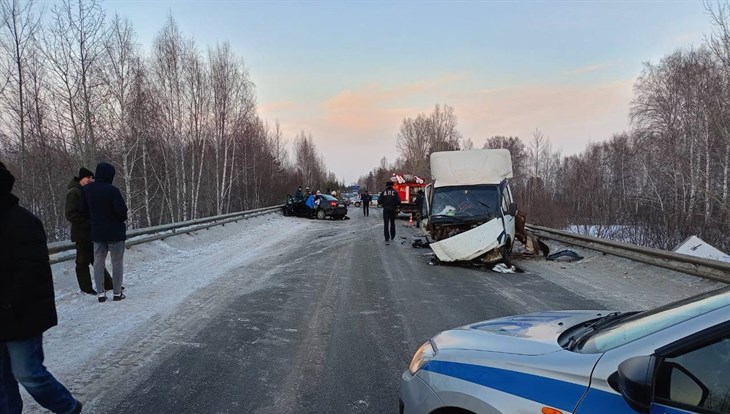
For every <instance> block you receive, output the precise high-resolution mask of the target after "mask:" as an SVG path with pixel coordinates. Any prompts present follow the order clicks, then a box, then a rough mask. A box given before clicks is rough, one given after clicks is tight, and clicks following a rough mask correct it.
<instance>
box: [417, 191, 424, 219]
mask: <svg viewBox="0 0 730 414" xmlns="http://www.w3.org/2000/svg"><path fill="white" fill-rule="evenodd" d="M425 199H426V195H425V194H424V193H423V190H418V195H416V227H417V228H420V227H421V219H422V218H423V201H424V200H425Z"/></svg>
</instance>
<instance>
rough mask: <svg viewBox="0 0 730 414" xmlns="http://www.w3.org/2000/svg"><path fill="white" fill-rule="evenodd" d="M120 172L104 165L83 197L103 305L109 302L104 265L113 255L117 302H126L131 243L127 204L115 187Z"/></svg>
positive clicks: (98, 292) (102, 164)
mask: <svg viewBox="0 0 730 414" xmlns="http://www.w3.org/2000/svg"><path fill="white" fill-rule="evenodd" d="M114 174H116V170H115V169H114V167H113V166H112V165H111V164H108V163H105V162H100V163H99V164H98V165H97V166H96V174H94V182H93V183H91V184H88V185H87V186H86V187H84V190H83V191H82V193H81V214H84V215H88V217H89V218H90V220H91V240H92V241H93V242H94V285H95V286H96V291H97V295H98V299H99V302H106V291H105V290H104V286H103V283H104V262H105V261H106V255H107V254H108V253H109V254H111V257H112V280H113V284H114V300H115V301H118V300H122V299H125V298H126V295H124V293H122V281H123V278H124V276H123V273H124V267H123V260H124V241H125V240H126V239H127V226H126V224H125V223H124V222H125V221H127V204H126V203H125V202H124V198H123V197H122V193H121V192H120V191H119V189H118V188H117V187H114V186H113V185H112V181H113V180H114Z"/></svg>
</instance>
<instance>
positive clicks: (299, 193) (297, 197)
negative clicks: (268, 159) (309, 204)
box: [294, 185, 304, 201]
mask: <svg viewBox="0 0 730 414" xmlns="http://www.w3.org/2000/svg"><path fill="white" fill-rule="evenodd" d="M294 201H304V193H302V186H301V185H300V186H299V187H297V192H296V193H294Z"/></svg>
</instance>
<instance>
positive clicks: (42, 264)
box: [0, 162, 81, 414]
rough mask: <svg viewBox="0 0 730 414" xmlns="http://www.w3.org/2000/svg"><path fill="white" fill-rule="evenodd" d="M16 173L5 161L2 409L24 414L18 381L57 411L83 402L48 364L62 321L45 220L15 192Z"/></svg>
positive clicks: (0, 192) (1, 171)
mask: <svg viewBox="0 0 730 414" xmlns="http://www.w3.org/2000/svg"><path fill="white" fill-rule="evenodd" d="M14 182H15V177H13V175H12V174H10V171H8V170H7V169H6V168H5V165H4V164H3V163H1V162H0V263H2V266H0V412H3V413H13V414H20V413H21V412H22V411H23V399H22V398H21V396H20V391H19V388H18V383H20V384H22V385H23V387H24V388H25V389H26V391H28V393H29V394H30V395H31V396H32V397H33V398H34V399H35V400H36V401H37V402H38V404H40V405H42V406H43V407H45V408H46V409H48V410H50V411H52V412H54V413H79V412H81V403H80V402H78V401H76V399H75V398H74V397H73V396H72V395H71V393H70V392H69V391H68V390H67V389H66V387H64V386H63V385H62V384H61V383H60V382H58V380H56V378H54V377H53V375H51V373H50V372H48V370H46V367H45V366H43V332H45V331H46V330H48V329H49V328H51V327H53V326H55V325H56V324H57V323H58V318H57V316H56V301H55V297H54V293H53V276H52V274H51V265H50V262H49V260H48V246H47V244H46V232H45V230H44V229H43V224H42V223H41V221H40V220H38V218H37V217H36V216H34V215H33V214H32V213H31V212H30V211H28V210H26V209H24V208H22V207H20V206H19V205H18V198H17V197H15V196H14V195H12V194H11V193H10V191H11V190H12V188H13V183H14Z"/></svg>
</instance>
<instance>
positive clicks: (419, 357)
mask: <svg viewBox="0 0 730 414" xmlns="http://www.w3.org/2000/svg"><path fill="white" fill-rule="evenodd" d="M434 356H436V349H435V347H434V346H433V344H432V343H431V341H426V342H425V343H424V344H423V345H421V346H420V347H419V348H418V350H417V351H416V353H415V355H413V359H411V365H409V366H408V372H410V373H411V375H416V372H418V370H419V369H421V367H422V366H423V365H425V364H426V362H428V361H429V360H430V359H431V358H433V357H434Z"/></svg>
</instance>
